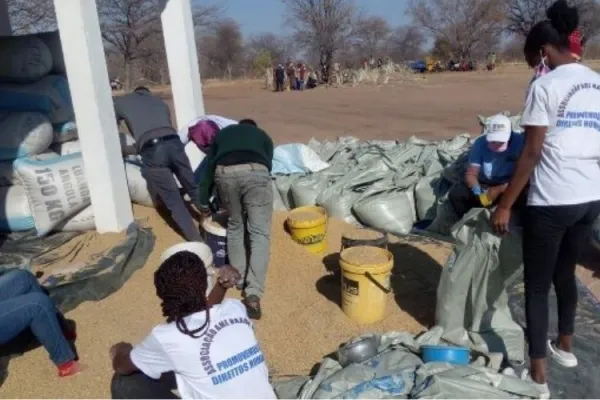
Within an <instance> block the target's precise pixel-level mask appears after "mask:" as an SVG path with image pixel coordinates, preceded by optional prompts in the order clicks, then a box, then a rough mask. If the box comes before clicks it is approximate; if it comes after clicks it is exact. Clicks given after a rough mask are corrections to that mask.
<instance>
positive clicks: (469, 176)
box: [465, 165, 479, 189]
mask: <svg viewBox="0 0 600 400" xmlns="http://www.w3.org/2000/svg"><path fill="white" fill-rule="evenodd" d="M465 185H467V187H468V188H469V189H473V188H474V187H475V186H478V185H479V166H478V165H469V166H468V167H467V171H466V172H465Z"/></svg>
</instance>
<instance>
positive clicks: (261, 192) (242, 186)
mask: <svg viewBox="0 0 600 400" xmlns="http://www.w3.org/2000/svg"><path fill="white" fill-rule="evenodd" d="M206 159H207V167H206V170H205V174H204V178H203V179H202V180H201V183H200V185H199V195H198V199H199V201H200V203H199V204H198V205H197V206H198V209H200V211H201V212H202V214H203V215H204V216H205V217H207V216H208V215H210V208H209V196H210V193H211V191H212V188H213V187H214V186H216V188H217V193H218V195H219V200H220V201H221V202H222V203H223V207H224V208H225V209H226V210H227V212H228V213H229V220H228V222H227V252H228V256H229V261H230V262H231V265H232V266H233V267H234V268H236V269H237V270H238V272H239V273H240V275H241V276H242V279H241V280H240V282H239V283H238V285H237V286H238V287H239V288H240V289H242V290H243V295H244V305H245V306H246V309H247V310H248V315H249V316H250V318H252V319H260V318H261V316H262V310H261V305H260V300H261V298H262V296H263V293H264V291H265V278H266V275H267V267H268V265H269V252H270V247H271V216H272V213H273V187H272V183H271V177H270V174H269V173H270V171H271V167H272V162H273V141H272V140H271V138H270V137H269V135H268V134H267V133H266V132H265V131H263V130H262V129H260V128H259V127H258V126H257V125H256V122H254V121H253V120H251V119H244V120H241V121H240V123H239V124H238V125H231V126H228V127H226V128H224V129H222V130H220V131H219V132H218V133H217V134H216V135H215V137H214V140H213V143H212V144H211V145H210V151H209V152H208V154H207V156H206ZM246 233H247V234H248V239H249V240H248V242H249V249H247V248H246V243H245V240H244V238H245V236H246ZM248 250H249V251H248ZM248 253H249V255H250V256H249V257H247V254H248Z"/></svg>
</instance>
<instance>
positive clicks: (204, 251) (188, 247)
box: [160, 242, 215, 296]
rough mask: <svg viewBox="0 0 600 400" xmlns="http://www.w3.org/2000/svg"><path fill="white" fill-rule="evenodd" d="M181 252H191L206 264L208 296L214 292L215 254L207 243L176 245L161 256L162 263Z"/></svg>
mask: <svg viewBox="0 0 600 400" xmlns="http://www.w3.org/2000/svg"><path fill="white" fill-rule="evenodd" d="M180 251H189V252H190V253H194V254H195V255H197V256H198V257H200V259H201V260H202V262H204V266H205V267H206V273H207V280H208V282H207V287H206V295H207V296H208V294H209V293H210V292H211V291H212V289H213V286H214V278H213V275H214V274H215V270H214V268H213V267H212V266H213V254H212V250H211V249H210V247H208V245H207V244H206V243H202V242H183V243H179V244H176V245H174V246H171V247H169V248H168V249H166V250H165V251H164V252H163V253H162V254H161V255H160V262H161V263H163V262H165V261H166V260H167V259H168V258H169V257H171V256H172V255H174V254H176V253H179V252H180Z"/></svg>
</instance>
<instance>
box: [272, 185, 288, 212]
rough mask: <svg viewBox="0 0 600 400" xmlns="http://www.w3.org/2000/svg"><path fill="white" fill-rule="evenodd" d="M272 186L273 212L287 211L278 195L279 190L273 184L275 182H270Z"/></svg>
mask: <svg viewBox="0 0 600 400" xmlns="http://www.w3.org/2000/svg"><path fill="white" fill-rule="evenodd" d="M271 183H272V185H273V210H275V211H287V210H288V208H287V207H286V205H285V204H284V203H283V200H282V199H281V194H279V190H277V185H276V184H275V180H272V181H271Z"/></svg>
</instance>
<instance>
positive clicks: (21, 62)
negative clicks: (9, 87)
mask: <svg viewBox="0 0 600 400" xmlns="http://www.w3.org/2000/svg"><path fill="white" fill-rule="evenodd" d="M0 60H1V61H2V62H0V81H3V82H14V83H30V82H35V81H37V80H39V79H41V78H42V77H44V76H46V75H48V73H50V70H51V69H52V55H51V54H50V50H49V49H48V46H47V45H46V44H45V43H44V42H43V41H42V40H40V39H38V38H35V37H33V36H2V37H0Z"/></svg>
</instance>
